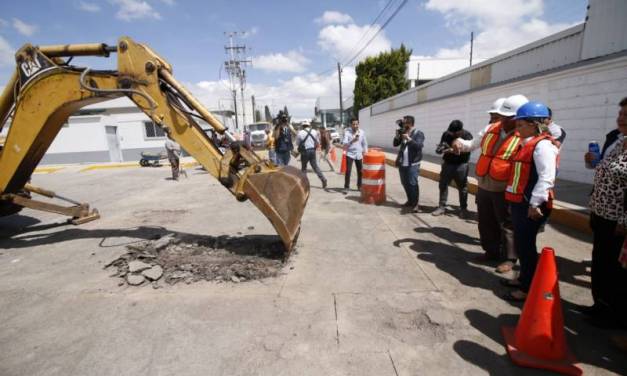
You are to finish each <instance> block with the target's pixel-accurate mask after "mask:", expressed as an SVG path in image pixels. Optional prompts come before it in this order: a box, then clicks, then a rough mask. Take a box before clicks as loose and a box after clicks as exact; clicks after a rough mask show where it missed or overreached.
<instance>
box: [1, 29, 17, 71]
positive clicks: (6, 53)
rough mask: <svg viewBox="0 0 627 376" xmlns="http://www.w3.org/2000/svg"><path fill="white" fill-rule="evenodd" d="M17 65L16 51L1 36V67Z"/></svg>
mask: <svg viewBox="0 0 627 376" xmlns="http://www.w3.org/2000/svg"><path fill="white" fill-rule="evenodd" d="M12 65H15V50H13V47H11V45H10V44H9V42H7V40H6V39H4V38H3V37H2V36H0V67H2V66H12Z"/></svg>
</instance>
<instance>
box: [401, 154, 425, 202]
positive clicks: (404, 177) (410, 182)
mask: <svg viewBox="0 0 627 376" xmlns="http://www.w3.org/2000/svg"><path fill="white" fill-rule="evenodd" d="M419 173H420V163H418V164H416V165H413V166H400V167H399V168H398V174H399V175H400V177H401V184H402V185H403V189H405V194H406V195H407V202H409V204H410V205H411V206H417V205H418V198H419V197H420V187H419V186H418V174H419Z"/></svg>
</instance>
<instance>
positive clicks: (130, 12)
mask: <svg viewBox="0 0 627 376" xmlns="http://www.w3.org/2000/svg"><path fill="white" fill-rule="evenodd" d="M111 3H113V4H115V5H118V6H119V7H120V8H119V9H118V11H117V13H116V14H115V17H116V18H118V19H120V20H123V21H132V20H136V19H142V18H153V19H155V20H160V19H161V15H160V14H159V13H158V12H157V11H155V10H154V9H152V7H151V6H150V4H148V3H147V2H145V1H141V0H111Z"/></svg>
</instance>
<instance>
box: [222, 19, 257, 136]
mask: <svg viewBox="0 0 627 376" xmlns="http://www.w3.org/2000/svg"><path fill="white" fill-rule="evenodd" d="M224 34H225V35H227V36H228V37H229V44H228V45H227V46H224V50H225V52H226V54H227V57H228V59H229V60H227V61H225V62H224V68H225V69H226V71H227V73H228V74H229V82H230V86H231V95H232V96H233V107H234V109H235V129H239V122H238V120H237V89H236V87H235V86H236V84H237V82H238V81H239V88H240V92H241V96H242V100H241V103H240V104H241V107H242V121H243V123H244V124H242V126H246V106H245V102H244V88H245V87H246V70H245V69H244V67H245V66H246V64H249V63H251V61H250V60H247V59H246V56H245V54H246V46H245V45H235V44H234V43H233V37H235V36H237V34H238V32H237V31H232V32H229V33H224ZM240 34H244V33H240Z"/></svg>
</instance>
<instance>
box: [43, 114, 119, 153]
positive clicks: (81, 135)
mask: <svg viewBox="0 0 627 376" xmlns="http://www.w3.org/2000/svg"><path fill="white" fill-rule="evenodd" d="M102 150H109V147H108V146H107V138H106V135H105V129H104V127H103V126H102V124H101V116H80V117H70V118H69V119H68V126H67V127H63V128H61V130H60V131H59V134H58V135H57V137H56V138H55V139H54V141H52V144H51V145H50V148H48V152H47V153H77V152H92V151H102Z"/></svg>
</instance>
